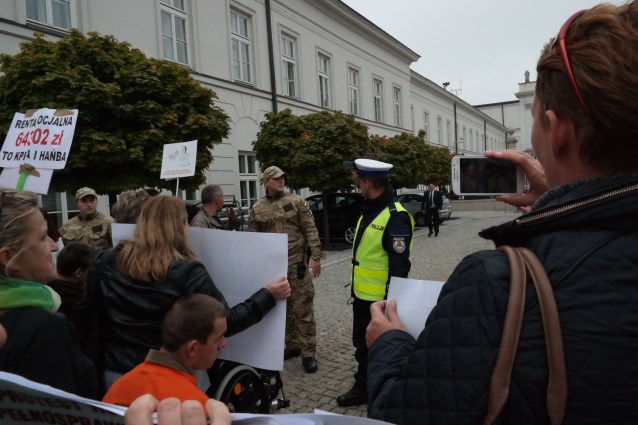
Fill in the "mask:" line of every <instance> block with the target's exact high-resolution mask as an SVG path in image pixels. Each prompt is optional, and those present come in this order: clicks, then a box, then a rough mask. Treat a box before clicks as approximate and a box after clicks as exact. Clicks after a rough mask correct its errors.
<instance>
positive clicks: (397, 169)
mask: <svg viewBox="0 0 638 425" xmlns="http://www.w3.org/2000/svg"><path fill="white" fill-rule="evenodd" d="M370 140H371V141H372V144H373V146H374V148H373V152H372V155H371V157H372V158H375V159H378V160H379V161H383V162H387V163H390V164H392V165H393V167H392V170H390V180H391V182H392V186H393V187H394V188H395V189H400V188H402V187H416V186H417V185H418V184H420V183H422V182H423V181H424V180H425V177H426V173H427V167H428V161H427V158H428V150H429V147H428V146H427V145H426V144H425V140H424V139H423V137H422V135H421V134H419V135H418V136H413V135H411V134H408V133H401V134H397V135H396V136H393V137H389V138H388V137H385V136H377V135H373V136H370Z"/></svg>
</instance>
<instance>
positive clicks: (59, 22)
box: [0, 0, 534, 223]
mask: <svg viewBox="0 0 638 425" xmlns="http://www.w3.org/2000/svg"><path fill="white" fill-rule="evenodd" d="M70 28H78V29H79V30H80V31H82V32H83V33H88V32H90V31H96V32H98V33H100V34H103V35H107V34H109V35H113V36H114V37H115V38H116V39H118V40H120V41H127V42H129V43H130V44H131V45H132V46H133V47H135V48H138V49H140V50H141V51H142V52H144V53H145V54H146V55H147V56H150V57H155V58H161V59H165V60H169V61H173V62H176V63H179V64H181V65H183V66H184V67H186V68H188V69H189V70H190V72H191V75H192V76H193V78H195V79H196V80H197V81H198V82H200V83H201V84H202V85H203V86H205V87H209V88H211V89H212V90H213V91H214V92H215V93H216V94H217V95H218V97H219V100H218V101H216V102H215V103H216V105H217V106H219V107H221V108H222V109H224V110H225V112H226V113H227V114H228V115H229V116H230V118H231V133H230V135H229V137H228V138H227V139H224V140H223V142H222V143H221V144H220V145H217V146H216V147H215V149H214V151H213V153H214V158H215V159H214V162H213V164H212V165H211V168H210V169H209V170H208V171H207V181H208V183H216V184H221V185H222V186H223V188H224V192H225V193H226V194H227V195H234V196H235V197H236V198H237V199H238V200H241V202H242V204H243V205H244V206H248V205H250V204H251V203H252V202H254V201H255V200H256V199H258V198H259V197H260V196H262V195H263V187H260V185H259V178H260V170H259V164H257V163H256V161H255V155H254V153H253V152H252V142H253V141H254V140H255V136H256V134H257V132H258V131H259V123H260V122H262V121H263V120H264V116H265V114H266V113H267V112H272V111H281V110H283V109H285V108H290V109H291V110H292V111H293V113H295V114H308V113H314V112H318V111H322V110H340V111H343V112H346V113H350V114H353V115H355V116H356V117H357V120H359V121H361V122H362V123H364V124H366V125H367V126H368V127H369V133H370V134H379V135H386V136H392V135H395V134H398V133H400V132H408V133H412V134H417V133H418V132H419V130H421V129H423V130H425V132H426V134H427V136H426V138H427V143H429V144H432V145H435V146H445V147H447V148H449V149H450V150H452V151H454V150H457V151H459V152H472V153H481V152H483V151H485V150H486V149H504V148H517V149H529V148H530V146H529V140H530V139H529V132H530V129H531V115H530V114H529V105H530V104H531V102H532V97H533V86H534V83H533V82H531V83H530V82H525V83H522V84H521V85H520V87H519V93H516V95H517V97H518V100H517V101H512V102H503V103H498V104H490V105H481V106H480V107H474V106H472V105H470V104H468V103H467V102H465V101H464V100H463V99H461V98H459V97H457V96H455V95H454V94H453V93H452V92H450V91H447V90H445V89H444V88H443V87H442V86H441V85H439V84H437V83H434V82H433V81H430V80H428V79H427V78H426V77H425V76H422V75H420V74H418V73H416V72H414V71H413V70H411V69H410V66H411V65H412V63H414V62H416V61H418V60H419V58H420V56H419V54H418V53H416V52H414V51H412V50H411V49H409V48H408V47H406V46H405V45H403V44H402V43H401V42H399V41H398V40H396V39H395V38H394V37H392V35H391V34H388V33H386V32H384V31H383V30H381V29H380V28H379V27H377V26H376V25H375V24H374V23H372V22H370V21H369V20H367V19H366V18H364V17H363V16H362V15H360V14H359V13H357V11H356V10H354V9H352V8H350V7H349V6H347V5H346V4H345V3H343V2H341V1H340V0H2V1H0V52H2V53H8V54H15V53H17V52H18V51H19V43H21V42H24V41H29V40H31V39H33V33H34V32H41V33H44V34H45V35H46V37H47V39H49V40H56V39H59V38H61V37H64V36H65V34H67V32H68V30H69V29H70ZM423 53H424V54H427V52H423ZM302 192H303V191H302ZM183 195H184V196H185V198H186V199H196V198H197V197H198V196H199V193H198V192H191V193H185V194H183ZM42 201H43V205H44V207H45V208H47V209H48V210H49V211H51V212H54V213H56V214H57V216H56V217H57V219H58V221H59V222H60V223H61V222H63V221H66V220H67V219H68V218H69V213H71V215H73V212H74V211H73V210H74V209H75V202H74V192H73V193H68V194H60V193H57V194H50V195H47V196H43V199H42ZM100 207H101V209H103V210H104V209H108V205H107V202H105V200H102V201H101V202H100Z"/></svg>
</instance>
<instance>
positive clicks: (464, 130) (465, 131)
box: [462, 126, 470, 150]
mask: <svg viewBox="0 0 638 425" xmlns="http://www.w3.org/2000/svg"><path fill="white" fill-rule="evenodd" d="M462 137H463V140H464V141H465V142H466V143H468V142H469V140H467V128H466V127H465V126H463V136H462ZM468 145H469V143H468ZM468 145H465V149H467V150H470V146H468Z"/></svg>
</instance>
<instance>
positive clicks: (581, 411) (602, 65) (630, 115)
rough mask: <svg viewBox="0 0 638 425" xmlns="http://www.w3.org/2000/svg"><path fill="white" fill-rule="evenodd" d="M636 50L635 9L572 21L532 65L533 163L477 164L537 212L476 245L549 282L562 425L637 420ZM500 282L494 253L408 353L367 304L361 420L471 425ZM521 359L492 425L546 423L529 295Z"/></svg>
mask: <svg viewBox="0 0 638 425" xmlns="http://www.w3.org/2000/svg"><path fill="white" fill-rule="evenodd" d="M637 37H638V3H630V4H628V5H624V6H605V5H601V6H596V7H594V8H592V9H590V10H588V11H584V12H579V14H576V15H574V16H573V17H572V18H571V19H570V20H568V21H567V23H566V24H565V25H564V26H563V28H562V29H561V31H560V32H559V36H558V41H557V42H555V43H553V44H548V45H547V46H546V47H545V49H544V51H543V53H542V54H541V57H540V59H539V62H538V66H537V71H538V78H537V84H536V97H535V99H534V103H533V105H532V115H533V126H532V146H533V148H534V151H535V153H536V155H537V157H538V161H535V160H534V159H533V158H531V157H530V156H529V155H527V154H524V153H522V152H514V151H501V152H492V153H487V156H490V157H500V158H502V159H507V160H511V161H513V162H515V163H517V164H518V165H519V166H521V167H523V170H524V171H525V173H526V175H527V176H528V178H529V180H530V190H529V192H528V193H526V194H522V195H508V196H503V197H501V198H500V199H501V200H503V201H505V202H508V203H510V204H515V205H518V206H519V207H525V206H529V205H532V203H533V202H534V201H536V202H535V203H534V204H533V207H532V208H531V210H530V211H529V212H528V213H527V214H525V215H523V216H522V217H520V218H518V219H517V220H515V221H513V222H510V223H505V224H503V225H501V226H496V227H494V228H490V229H487V230H485V231H483V232H481V236H483V237H485V238H488V239H491V240H493V241H494V242H495V244H496V245H497V246H498V245H512V246H525V247H527V248H529V249H531V250H532V251H533V252H534V253H535V254H536V255H537V256H538V258H539V259H540V261H541V262H542V263H543V265H544V267H545V270H546V271H547V274H548V276H549V280H550V282H551V284H552V287H553V291H554V296H555V299H556V303H557V306H558V313H559V317H560V324H561V328H562V336H563V344H564V358H565V364H566V370H567V385H568V389H567V403H566V410H565V416H564V421H563V423H565V424H567V423H570V424H580V423H633V422H635V421H636V418H638V404H637V403H636V402H635V400H636V399H637V398H638V385H636V383H637V382H638V362H637V361H636V357H635V353H636V352H638V309H637V308H636V303H635V300H637V299H638V285H636V276H638V249H637V248H636V246H638V232H637V231H636V229H638V162H636V155H637V154H638V144H637V143H636V134H637V133H638V121H636V119H635V117H636V116H637V115H638V78H637V76H636V74H635V72H634V71H633V70H634V69H635V68H636V67H638V55H636V54H635V53H632V54H628V53H627V52H629V51H631V52H634V51H635V44H636V38H637ZM565 46H570V47H569V50H567V48H566V47H565ZM603 75H604V76H605V77H603V78H601V76H603ZM629 87H630V88H631V89H629ZM547 189H549V190H547ZM541 194H542V196H541ZM525 209H527V208H525ZM509 279H510V266H509V263H508V261H507V259H506V257H505V256H504V255H503V254H502V253H500V252H497V251H482V252H478V253H475V254H473V255H470V256H468V257H466V258H465V259H464V260H463V261H462V262H461V263H460V264H459V265H458V266H457V267H456V269H455V270H454V272H453V273H452V275H451V276H450V278H449V280H448V281H447V282H446V284H445V285H444V287H443V290H442V292H441V294H440V296H439V300H438V304H437V306H436V307H435V308H434V310H433V311H432V313H431V314H430V316H429V317H428V319H427V322H426V324H425V329H424V330H423V331H422V333H421V335H420V336H419V338H418V339H417V340H416V341H415V339H414V338H412V337H411V336H410V335H408V334H407V333H405V332H403V331H402V330H401V329H402V324H401V322H400V321H399V320H398V318H397V315H396V303H394V302H393V303H390V304H387V303H386V302H385V301H381V302H378V303H375V304H373V306H372V320H371V322H370V325H369V326H368V329H367V335H366V341H367V343H368V346H369V347H370V351H369V357H368V361H369V363H368V392H369V396H370V400H369V403H368V415H369V416H370V417H372V418H375V419H382V420H386V421H389V422H392V423H396V424H416V423H420V424H426V423H431V424H439V423H454V424H476V423H481V421H482V420H483V419H484V417H485V415H486V412H487V399H488V393H489V383H490V377H491V375H492V372H493V369H494V365H495V361H496V355H497V350H498V347H499V345H500V339H501V333H502V326H503V321H504V317H505V309H506V304H507V300H508V288H509ZM386 314H387V317H386ZM518 347H519V348H518V351H517V354H516V358H515V361H514V365H513V369H512V377H511V387H510V391H509V397H508V399H507V402H506V404H505V407H504V409H503V410H502V411H501V414H500V417H499V420H501V421H502V423H511V424H514V423H515V424H522V423H524V424H546V423H549V415H548V411H547V403H546V396H547V391H548V389H547V382H548V362H547V359H546V354H545V351H546V348H545V342H544V331H543V325H542V322H541V314H540V309H539V304H538V300H537V297H536V293H535V291H534V290H533V288H532V287H531V283H529V282H528V288H527V296H526V301H525V315H524V318H523V324H522V328H521V334H520V342H519V345H518Z"/></svg>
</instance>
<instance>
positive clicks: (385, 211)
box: [337, 158, 414, 407]
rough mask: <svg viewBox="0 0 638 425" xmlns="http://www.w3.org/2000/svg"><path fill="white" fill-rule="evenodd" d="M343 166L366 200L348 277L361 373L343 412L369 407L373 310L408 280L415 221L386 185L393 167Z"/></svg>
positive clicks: (343, 400)
mask: <svg viewBox="0 0 638 425" xmlns="http://www.w3.org/2000/svg"><path fill="white" fill-rule="evenodd" d="M344 166H345V167H346V168H350V169H351V170H352V172H353V180H354V179H355V175H356V180H354V181H355V183H357V186H358V187H359V189H360V190H361V194H362V195H363V197H364V198H365V199H364V201H363V204H362V206H361V214H362V215H361V219H360V220H359V223H358V224H357V231H356V234H355V240H354V244H353V246H352V266H351V267H352V268H351V273H350V290H351V292H352V298H353V302H352V345H354V347H355V353H354V357H355V359H356V361H357V363H358V367H357V372H356V373H355V374H354V385H353V386H352V388H351V389H350V390H349V391H348V392H347V393H345V394H342V395H340V396H339V397H337V404H338V405H339V406H341V407H350V406H356V405H359V404H365V403H366V402H367V401H368V390H367V388H366V385H367V370H368V360H367V356H368V348H367V346H366V340H365V335H366V327H367V326H368V323H369V322H370V305H371V304H372V303H373V302H375V301H379V300H384V299H385V298H386V297H387V294H388V286H389V284H390V278H391V277H392V276H396V277H407V276H408V273H409V271H410V251H411V249H412V235H413V233H414V219H413V218H412V216H411V215H410V214H409V213H408V212H407V211H406V210H405V208H404V207H403V205H401V203H399V202H395V201H394V190H393V189H392V186H391V185H390V182H389V179H388V172H389V171H390V169H391V168H392V164H388V163H385V162H381V161H375V160H373V159H367V158H360V159H357V160H356V161H354V163H352V162H349V161H348V162H344Z"/></svg>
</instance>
